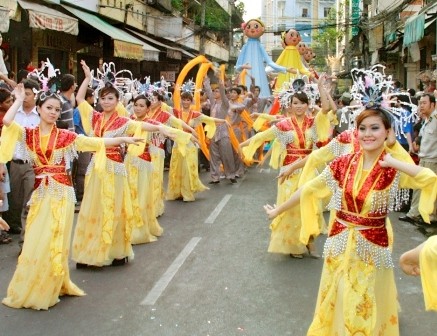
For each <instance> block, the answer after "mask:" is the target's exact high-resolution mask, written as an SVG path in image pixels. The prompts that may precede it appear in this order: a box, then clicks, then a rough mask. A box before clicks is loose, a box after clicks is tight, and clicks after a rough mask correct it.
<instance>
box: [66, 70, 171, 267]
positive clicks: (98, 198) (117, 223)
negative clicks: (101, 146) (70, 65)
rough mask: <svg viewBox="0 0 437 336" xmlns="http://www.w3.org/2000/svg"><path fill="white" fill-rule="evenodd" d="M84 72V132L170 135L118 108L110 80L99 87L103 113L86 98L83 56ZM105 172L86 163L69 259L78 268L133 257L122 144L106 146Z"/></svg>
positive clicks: (80, 104)
mask: <svg viewBox="0 0 437 336" xmlns="http://www.w3.org/2000/svg"><path fill="white" fill-rule="evenodd" d="M81 64H82V68H83V70H84V73H85V79H84V81H83V82H82V84H81V86H80V88H79V91H78V92H77V95H76V100H77V103H78V110H79V113H80V115H81V120H82V125H83V127H84V129H85V132H87V134H89V135H91V136H94V137H99V138H111V137H115V136H120V135H132V134H141V132H142V131H143V130H144V131H149V132H158V131H159V132H160V133H161V134H163V135H164V136H168V135H170V136H172V134H171V133H169V132H168V129H167V128H165V127H164V126H163V125H151V124H149V123H144V122H136V121H133V120H130V119H128V118H125V117H120V116H118V114H117V111H116V106H117V103H118V100H119V92H118V90H117V89H116V88H115V87H114V86H113V85H112V84H110V83H109V84H106V85H105V87H103V88H102V89H100V90H99V103H100V105H101V107H102V109H103V112H102V113H99V112H96V111H94V110H93V108H92V106H91V105H89V104H88V102H87V101H86V100H85V94H86V90H87V88H88V84H89V83H90V81H91V79H92V76H91V72H90V69H89V67H88V66H87V65H86V63H85V62H84V61H81ZM106 157H107V163H106V171H105V175H102V174H98V173H97V172H96V170H95V160H94V158H93V159H92V160H91V163H90V166H89V168H88V176H87V181H86V190H85V193H84V196H83V201H82V204H81V208H80V211H79V216H78V219H77V225H76V229H75V232H74V238H73V260H75V261H76V263H77V264H76V266H77V267H78V268H82V267H86V266H87V265H92V266H105V265H111V264H112V265H123V264H124V263H126V262H127V261H128V258H133V251H132V246H131V233H132V227H133V225H134V223H133V213H132V204H131V199H130V191H129V184H128V181H127V173H126V168H125V165H124V163H123V150H122V148H121V147H115V148H110V149H107V151H106Z"/></svg>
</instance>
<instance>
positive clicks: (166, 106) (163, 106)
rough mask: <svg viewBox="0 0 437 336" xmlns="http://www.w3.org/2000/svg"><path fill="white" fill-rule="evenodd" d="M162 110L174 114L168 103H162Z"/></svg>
mask: <svg viewBox="0 0 437 336" xmlns="http://www.w3.org/2000/svg"><path fill="white" fill-rule="evenodd" d="M161 110H163V111H165V112H168V113H170V114H173V113H172V112H173V111H172V108H171V107H170V106H168V105H167V104H166V103H164V102H163V103H161Z"/></svg>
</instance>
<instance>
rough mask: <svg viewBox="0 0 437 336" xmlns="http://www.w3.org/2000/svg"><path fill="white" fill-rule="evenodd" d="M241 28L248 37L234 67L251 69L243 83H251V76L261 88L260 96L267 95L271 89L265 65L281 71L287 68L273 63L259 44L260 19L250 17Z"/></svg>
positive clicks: (262, 32) (247, 84) (261, 28)
mask: <svg viewBox="0 0 437 336" xmlns="http://www.w3.org/2000/svg"><path fill="white" fill-rule="evenodd" d="M243 30H244V35H246V36H247V38H248V39H247V42H246V44H245V45H244V46H243V48H242V49H241V52H240V55H239V56H238V59H237V64H236V65H235V69H236V71H238V72H240V71H242V70H243V69H251V70H250V75H249V74H246V76H245V79H244V82H245V85H246V86H248V87H249V86H250V85H251V83H252V79H251V77H253V78H254V79H255V84H256V85H257V86H259V87H260V88H261V93H260V97H269V96H271V90H270V87H269V83H268V81H267V74H266V71H265V67H266V65H269V66H270V67H272V68H273V69H274V70H275V71H277V72H282V73H285V72H287V71H288V69H287V68H286V67H283V66H280V65H277V64H275V63H274V62H273V61H272V59H271V58H270V57H269V56H268V55H267V52H266V51H265V49H264V47H263V46H262V45H261V42H260V40H259V38H260V37H261V36H262V35H263V34H264V30H265V27H264V24H263V23H262V22H261V21H260V20H258V19H251V20H249V21H247V22H246V23H245V24H243Z"/></svg>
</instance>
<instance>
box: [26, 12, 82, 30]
mask: <svg viewBox="0 0 437 336" xmlns="http://www.w3.org/2000/svg"><path fill="white" fill-rule="evenodd" d="M29 26H30V27H31V28H39V29H51V30H57V31H61V32H64V33H68V34H72V35H77V34H78V33H79V26H78V24H77V20H70V19H67V18H64V17H55V16H51V15H49V14H45V13H40V12H34V11H31V10H30V11H29Z"/></svg>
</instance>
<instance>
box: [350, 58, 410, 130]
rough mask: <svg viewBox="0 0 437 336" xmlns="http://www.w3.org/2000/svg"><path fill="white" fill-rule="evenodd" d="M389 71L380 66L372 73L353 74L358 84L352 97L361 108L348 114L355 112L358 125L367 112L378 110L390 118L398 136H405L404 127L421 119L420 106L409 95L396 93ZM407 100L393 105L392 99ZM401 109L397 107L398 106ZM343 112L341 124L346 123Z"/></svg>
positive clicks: (353, 89) (355, 72)
mask: <svg viewBox="0 0 437 336" xmlns="http://www.w3.org/2000/svg"><path fill="white" fill-rule="evenodd" d="M384 70H385V67H384V66H382V65H380V64H377V65H374V66H372V67H371V68H370V69H358V68H354V69H352V70H351V75H352V79H353V81H354V83H353V85H352V88H351V95H352V99H353V100H354V101H357V102H358V105H351V106H349V107H348V111H349V112H351V114H352V115H351V116H350V117H349V120H350V121H351V122H354V120H355V118H356V116H358V114H360V113H361V112H362V111H364V110H366V109H378V110H381V111H383V112H385V113H387V114H388V115H389V116H390V119H391V121H392V127H393V129H394V131H395V133H396V135H399V134H403V126H404V125H405V124H406V123H408V122H414V121H415V120H416V119H417V105H415V104H413V103H412V102H411V99H410V95H409V94H408V92H394V85H393V80H392V77H391V76H387V75H386V74H385V73H384ZM399 96H405V98H406V99H403V100H399V99H396V101H392V100H391V98H392V97H399ZM397 103H398V104H400V106H396V104H397ZM345 113H346V111H345V110H342V116H341V120H344V118H343V117H344V116H343V114H345Z"/></svg>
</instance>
